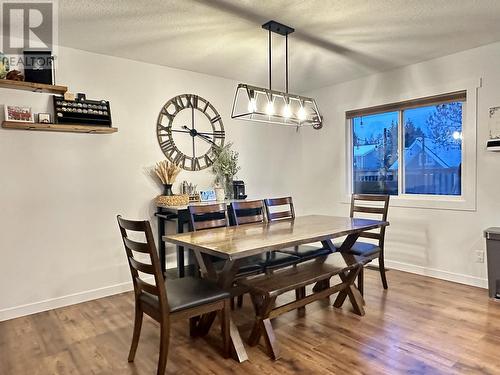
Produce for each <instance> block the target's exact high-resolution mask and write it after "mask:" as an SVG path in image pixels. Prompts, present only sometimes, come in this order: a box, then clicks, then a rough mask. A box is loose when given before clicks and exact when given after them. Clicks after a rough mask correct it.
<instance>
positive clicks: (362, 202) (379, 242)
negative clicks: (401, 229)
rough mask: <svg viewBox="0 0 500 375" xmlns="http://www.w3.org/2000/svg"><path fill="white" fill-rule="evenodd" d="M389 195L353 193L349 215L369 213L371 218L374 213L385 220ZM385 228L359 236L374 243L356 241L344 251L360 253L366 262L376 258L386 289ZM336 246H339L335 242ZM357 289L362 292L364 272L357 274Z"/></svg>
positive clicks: (356, 215)
mask: <svg viewBox="0 0 500 375" xmlns="http://www.w3.org/2000/svg"><path fill="white" fill-rule="evenodd" d="M389 199H390V195H377V194H353V195H352V197H351V209H350V217H352V218H354V217H360V216H359V214H361V217H363V216H365V218H366V214H370V215H371V217H370V218H373V217H374V215H375V216H377V219H379V220H382V221H386V220H387V214H388V211H389ZM385 228H386V227H382V228H380V229H378V230H375V231H368V232H363V233H361V234H360V236H359V237H362V238H368V239H371V240H375V241H376V243H371V242H362V241H356V242H355V243H354V245H353V246H352V247H351V248H350V249H349V250H347V251H346V253H349V254H354V255H360V256H362V257H363V258H364V259H365V262H366V264H367V263H369V262H371V261H372V260H374V259H377V258H378V268H379V271H380V278H381V279H382V286H383V287H384V289H387V287H388V285H387V278H386V276H385V264H384V242H385ZM336 247H340V245H339V244H336ZM358 289H359V291H360V292H361V294H363V289H364V272H363V270H361V271H360V273H359V275H358Z"/></svg>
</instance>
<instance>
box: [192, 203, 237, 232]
mask: <svg viewBox="0 0 500 375" xmlns="http://www.w3.org/2000/svg"><path fill="white" fill-rule="evenodd" d="M226 211H227V206H226V204H225V203H215V204H209V205H203V206H201V205H200V206H198V205H194V206H189V224H190V225H191V229H192V230H193V231H197V230H204V229H214V228H221V227H227V226H228V224H229V221H228V219H227V212H226Z"/></svg>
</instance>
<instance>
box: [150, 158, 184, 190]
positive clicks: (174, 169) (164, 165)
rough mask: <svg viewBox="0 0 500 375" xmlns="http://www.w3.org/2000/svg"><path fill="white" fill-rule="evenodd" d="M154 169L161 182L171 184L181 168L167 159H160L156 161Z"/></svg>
mask: <svg viewBox="0 0 500 375" xmlns="http://www.w3.org/2000/svg"><path fill="white" fill-rule="evenodd" d="M154 171H155V173H156V175H157V176H158V178H159V179H160V180H161V182H162V184H173V183H174V181H175V178H176V177H177V175H178V174H179V172H180V171H181V168H180V167H179V166H177V165H175V164H174V163H170V162H169V161H168V160H162V161H160V162H158V163H156V166H155V168H154Z"/></svg>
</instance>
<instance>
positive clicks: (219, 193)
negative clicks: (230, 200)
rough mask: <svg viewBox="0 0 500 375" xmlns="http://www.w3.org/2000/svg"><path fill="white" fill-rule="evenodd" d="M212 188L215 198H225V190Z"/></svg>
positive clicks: (219, 200)
mask: <svg viewBox="0 0 500 375" xmlns="http://www.w3.org/2000/svg"><path fill="white" fill-rule="evenodd" d="M214 190H215V198H216V199H217V201H218V202H223V201H224V199H226V192H225V191H224V188H221V187H216V188H214Z"/></svg>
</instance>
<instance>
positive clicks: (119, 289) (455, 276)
mask: <svg viewBox="0 0 500 375" xmlns="http://www.w3.org/2000/svg"><path fill="white" fill-rule="evenodd" d="M374 263H376V260H375V261H374ZM385 264H386V267H387V268H392V269H395V270H399V271H405V272H410V273H415V274H417V275H423V276H429V277H435V278H437V279H442V280H447V281H453V282H455V283H460V284H466V285H471V286H476V287H479V288H485V289H487V288H488V280H487V279H484V278H480V277H475V276H469V275H463V274H459V273H454V272H448V271H442V270H437V269H434V268H427V267H422V266H416V265H414V264H408V263H403V262H397V261H393V260H388V259H386V260H385ZM132 289H133V286H132V282H126V283H121V284H116V285H111V286H107V287H103V288H97V289H93V290H88V291H84V292H80V293H74V294H69V295H66V296H62V297H57V298H51V299H47V300H43V301H39V302H34V303H29V304H26V305H21V306H15V307H10V308H7V309H3V310H0V322H1V321H4V320H9V319H14V318H19V317H21V316H26V315H31V314H36V313H39V312H42V311H47V310H52V309H57V308H59V307H64V306H69V305H74V304H77V303H81V302H87V301H91V300H94V299H98V298H103V297H108V296H112V295H114V294H119V293H123V292H128V291H130V290H132Z"/></svg>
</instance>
